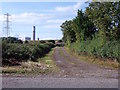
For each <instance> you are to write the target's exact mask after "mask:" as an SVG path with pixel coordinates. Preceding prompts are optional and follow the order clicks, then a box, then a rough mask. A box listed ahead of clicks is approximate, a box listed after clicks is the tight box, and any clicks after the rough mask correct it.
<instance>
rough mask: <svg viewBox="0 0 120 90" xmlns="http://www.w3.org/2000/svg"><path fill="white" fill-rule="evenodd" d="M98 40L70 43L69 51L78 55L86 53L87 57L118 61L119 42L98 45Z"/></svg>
mask: <svg viewBox="0 0 120 90" xmlns="http://www.w3.org/2000/svg"><path fill="white" fill-rule="evenodd" d="M99 41H100V40H99V39H93V40H87V41H82V42H80V43H72V44H71V46H70V49H71V50H73V51H75V52H77V53H78V54H81V53H86V54H88V55H97V56H101V57H109V58H115V59H117V60H120V41H107V42H106V43H105V44H103V45H100V42H99Z"/></svg>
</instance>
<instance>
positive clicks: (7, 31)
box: [4, 13, 11, 37]
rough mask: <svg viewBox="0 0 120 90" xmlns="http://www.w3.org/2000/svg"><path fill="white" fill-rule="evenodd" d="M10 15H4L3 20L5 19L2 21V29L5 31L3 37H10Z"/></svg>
mask: <svg viewBox="0 0 120 90" xmlns="http://www.w3.org/2000/svg"><path fill="white" fill-rule="evenodd" d="M10 16H11V15H10V14H9V13H6V14H4V18H5V21H4V23H5V27H4V29H5V31H4V32H5V35H6V36H7V37H8V36H9V35H10Z"/></svg>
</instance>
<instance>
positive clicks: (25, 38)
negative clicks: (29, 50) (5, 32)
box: [19, 36, 31, 41]
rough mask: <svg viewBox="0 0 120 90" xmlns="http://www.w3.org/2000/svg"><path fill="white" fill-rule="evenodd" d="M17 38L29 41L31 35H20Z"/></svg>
mask: <svg viewBox="0 0 120 90" xmlns="http://www.w3.org/2000/svg"><path fill="white" fill-rule="evenodd" d="M19 39H20V40H22V41H25V40H27V41H30V40H31V37H25V36H20V37H19Z"/></svg>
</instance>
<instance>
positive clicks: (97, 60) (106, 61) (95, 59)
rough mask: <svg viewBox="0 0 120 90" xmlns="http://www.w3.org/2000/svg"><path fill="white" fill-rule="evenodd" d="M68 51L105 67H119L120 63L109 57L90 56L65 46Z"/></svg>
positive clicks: (83, 59)
mask: <svg viewBox="0 0 120 90" xmlns="http://www.w3.org/2000/svg"><path fill="white" fill-rule="evenodd" d="M65 49H66V51H67V52H68V53H70V55H73V56H75V57H77V58H79V59H80V60H82V61H86V62H89V63H92V64H97V65H99V66H100V67H104V68H111V69H118V67H119V63H118V62H115V61H112V60H110V59H108V58H104V59H102V58H98V57H95V56H89V55H84V54H77V53H76V52H73V51H71V50H70V49H69V48H67V47H65Z"/></svg>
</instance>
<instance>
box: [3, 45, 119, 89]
mask: <svg viewBox="0 0 120 90" xmlns="http://www.w3.org/2000/svg"><path fill="white" fill-rule="evenodd" d="M53 57H54V61H55V63H56V65H57V67H58V68H59V72H57V73H51V74H49V75H43V76H41V75H38V76H36V77H23V76H20V77H15V76H3V78H2V86H3V88H118V71H117V70H113V69H110V68H101V67H99V66H97V65H94V64H91V63H88V62H84V61H83V60H80V59H79V58H76V57H74V56H73V55H71V54H69V53H68V52H67V51H66V50H65V49H64V47H59V48H55V51H54V56H53Z"/></svg>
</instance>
